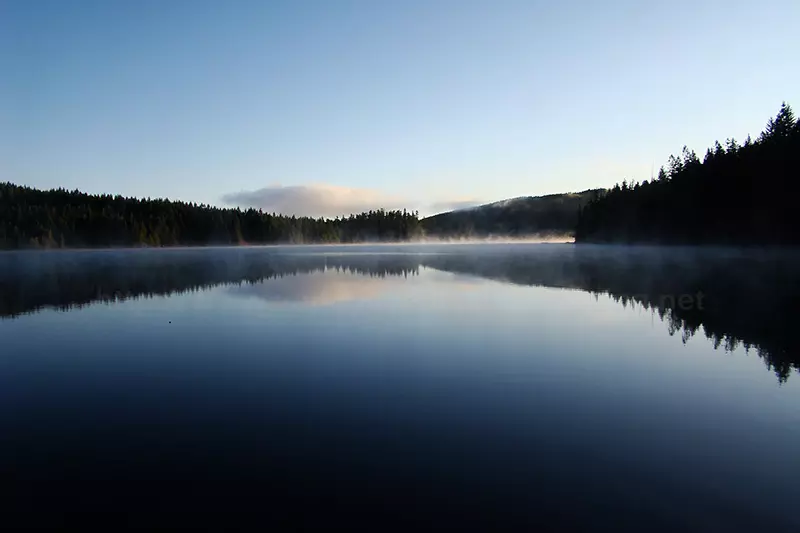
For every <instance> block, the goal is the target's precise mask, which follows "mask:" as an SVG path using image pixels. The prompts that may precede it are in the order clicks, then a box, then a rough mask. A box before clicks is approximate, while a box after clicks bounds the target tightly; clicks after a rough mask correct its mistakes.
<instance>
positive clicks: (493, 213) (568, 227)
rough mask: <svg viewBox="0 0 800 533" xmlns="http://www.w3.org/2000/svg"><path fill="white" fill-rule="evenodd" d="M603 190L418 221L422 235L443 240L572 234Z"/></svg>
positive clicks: (492, 205)
mask: <svg viewBox="0 0 800 533" xmlns="http://www.w3.org/2000/svg"><path fill="white" fill-rule="evenodd" d="M603 192H604V189H588V190H585V191H582V192H575V193H563V194H548V195H546V196H520V197H518V198H510V199H508V200H501V201H498V202H492V203H489V204H484V205H480V206H476V207H471V208H466V209H458V210H455V211H450V212H447V213H440V214H438V215H433V216H430V217H427V218H424V219H422V220H421V223H422V227H423V229H424V231H425V234H426V235H427V236H429V237H442V238H461V237H463V238H470V237H475V238H485V237H491V236H503V237H505V236H510V237H524V236H527V235H535V234H561V235H564V234H570V235H571V234H572V233H573V232H574V230H575V225H576V224H577V222H578V213H579V211H580V209H581V208H582V207H583V206H585V205H586V204H587V203H588V202H589V200H591V199H592V198H595V197H596V196H599V195H600V194H601V193H603Z"/></svg>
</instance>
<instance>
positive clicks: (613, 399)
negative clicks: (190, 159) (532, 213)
mask: <svg viewBox="0 0 800 533" xmlns="http://www.w3.org/2000/svg"><path fill="white" fill-rule="evenodd" d="M797 259H798V258H797V256H796V255H793V254H787V253H777V252H769V253H768V252H753V251H749V252H744V251H735V250H705V251H698V250H685V249H676V248H672V249H657V248H613V247H606V248H604V247H591V246H585V247H575V246H573V245H499V244H495V245H482V246H475V245H470V246H467V245H449V246H374V247H286V248H237V249H204V250H158V251H146V250H138V251H122V252H120V251H98V252H87V251H83V252H25V253H3V254H0V317H2V318H0V484H1V485H2V488H3V492H4V493H5V494H6V496H4V497H3V499H2V500H0V510H2V516H3V520H4V522H5V523H6V524H14V525H22V524H27V525H30V526H38V525H44V526H68V525H76V524H82V523H84V521H85V520H87V519H93V520H94V519H100V520H104V521H105V523H106V524H108V526H109V527H110V528H112V529H118V528H122V527H124V526H141V527H156V526H158V527H173V526H187V525H188V526H193V525H200V526H203V527H214V528H220V529H231V528H234V527H235V526H238V525H240V524H246V525H251V526H254V528H255V529H258V530H265V529H268V528H270V527H274V528H277V529H281V528H283V529H289V530H296V529H300V528H304V527H308V528H312V529H313V528H318V529H324V530H331V529H333V528H335V527H338V528H339V529H343V530H352V529H355V528H361V527H363V528H365V529H370V530H373V531H382V530H387V529H394V528H396V529H401V530H409V529H416V530H433V529H441V528H448V529H453V530H463V529H466V528H470V529H473V530H474V529H480V530H486V531H497V530H514V531H522V530H531V529H539V530H553V531H572V530H578V531H611V530H616V531H676V530H680V531H720V532H726V533H729V532H736V531H743V532H744V531H747V532H752V531H773V532H779V531H787V532H789V531H794V532H796V531H798V530H800V515H798V514H797V511H796V502H797V496H798V495H800V454H798V453H797V451H798V450H800V375H798V372H797V369H798V368H800V352H799V351H798V342H797V337H796V336H795V331H797V327H796V323H797V320H796V318H797V312H796V309H797V307H798V305H799V304H800V300H799V299H798V295H800V283H798V275H800V269H798V268H797V267H798V265H800V262H798V260H797Z"/></svg>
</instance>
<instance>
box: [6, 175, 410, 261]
mask: <svg viewBox="0 0 800 533" xmlns="http://www.w3.org/2000/svg"><path fill="white" fill-rule="evenodd" d="M421 232H422V228H421V224H420V221H419V215H418V213H417V212H415V211H414V212H411V211H406V210H403V211H399V210H390V211H387V210H384V209H378V210H374V211H369V212H365V213H361V214H358V215H350V216H349V217H337V218H333V219H326V218H310V217H295V216H291V217H290V216H284V215H279V214H275V213H272V214H269V213H264V212H262V211H260V210H256V209H247V210H241V209H222V208H217V207H213V206H208V205H202V204H201V205H198V204H195V203H186V202H173V201H169V200H160V199H159V200H151V199H136V198H124V197H122V196H111V195H90V194H86V193H82V192H79V191H67V190H65V189H56V190H50V191H41V190H37V189H33V188H30V187H22V186H18V185H14V184H12V183H0V248H5V249H13V248H68V247H108V246H155V247H158V246H175V245H201V246H202V245H225V244H271V243H350V242H368V241H404V240H409V239H414V238H416V237H419V236H421Z"/></svg>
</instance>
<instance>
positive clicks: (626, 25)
mask: <svg viewBox="0 0 800 533" xmlns="http://www.w3.org/2000/svg"><path fill="white" fill-rule="evenodd" d="M798 20H800V2H797V1H796V0H775V1H771V0H764V1H759V2H753V1H740V0H727V1H716V0H697V1H694V2H690V1H684V0H676V1H673V2H642V1H628V0H609V1H607V2H596V1H569V0H565V1H561V2H555V1H553V2H536V1H532V0H529V1H516V0H495V1H488V0H487V1H483V0H481V1H478V0H462V1H451V0H439V1H433V0H428V1H425V0H404V1H402V2H399V1H398V2H389V1H385V2H384V1H380V0H372V1H367V0H364V1H357V0H351V1H344V0H342V1H337V0H318V1H317V0H298V1H292V2H288V1H287V2H283V1H277V0H274V1H260V0H252V1H247V0H230V1H225V2H223V1H222V0H219V1H205V0H159V1H155V0H137V1H115V0H95V1H86V0H70V1H61V0H52V1H42V0H23V1H16V0H0V69H1V70H0V72H2V76H0V180H3V181H5V180H8V181H12V182H16V183H22V184H26V185H31V186H35V187H41V188H51V187H58V186H64V187H67V188H69V189H73V188H79V189H82V190H85V191H88V192H109V193H115V194H116V193H119V194H124V195H129V196H144V197H146V196H150V197H169V198H171V199H181V200H187V201H195V202H203V203H210V204H216V205H228V204H231V203H240V204H243V205H244V204H253V205H256V206H258V207H263V208H265V209H268V210H270V211H272V210H281V211H291V212H297V213H298V214H314V215H316V214H323V215H330V214H334V213H338V212H348V211H351V210H361V209H362V208H364V209H368V208H371V207H380V206H383V207H401V206H408V207H410V208H418V209H420V210H421V211H422V212H423V213H427V212H432V211H437V210H443V209H446V208H448V207H449V206H453V205H463V204H464V203H479V202H485V201H494V200H500V199H503V198H508V197H514V196H520V195H538V194H547V193H555V192H564V191H577V190H583V189H587V188H590V187H597V186H608V185H613V184H614V183H615V182H618V181H622V179H623V178H628V179H629V180H630V179H631V178H634V179H646V178H649V176H650V172H651V167H652V165H655V168H656V170H657V169H658V167H659V166H660V165H661V164H663V163H665V162H666V159H667V157H668V156H669V154H670V153H677V152H679V151H680V148H681V147H682V146H683V145H684V144H687V145H688V146H689V147H690V148H693V149H695V150H696V151H697V152H698V153H701V155H702V152H704V151H705V148H706V147H707V146H708V145H709V144H711V143H713V141H714V140H715V139H720V140H724V138H725V137H728V136H734V137H737V138H738V139H740V140H741V139H743V138H744V137H745V136H746V135H747V134H748V133H751V134H753V136H755V135H756V134H758V133H759V132H760V131H761V130H762V129H763V126H764V124H765V122H766V120H767V119H768V118H769V117H770V116H773V115H774V114H775V113H776V112H777V110H778V108H779V106H780V103H781V101H783V100H786V101H788V102H789V103H793V104H794V105H795V108H798V107H800V69H798V68H797V53H798V51H800V28H798V22H797V21H798Z"/></svg>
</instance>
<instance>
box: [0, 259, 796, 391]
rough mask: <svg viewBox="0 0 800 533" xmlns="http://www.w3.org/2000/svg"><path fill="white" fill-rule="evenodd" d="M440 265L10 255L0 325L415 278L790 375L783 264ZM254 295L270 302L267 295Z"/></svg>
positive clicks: (791, 293) (792, 299) (0, 296)
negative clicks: (516, 298)
mask: <svg viewBox="0 0 800 533" xmlns="http://www.w3.org/2000/svg"><path fill="white" fill-rule="evenodd" d="M428 251H429V252H434V251H437V252H441V253H425V254H415V253H399V254H394V255H390V254H383V253H377V252H376V253H357V254H356V253H337V254H331V253H287V252H282V251H275V249H268V248H251V249H248V248H234V249H223V250H208V249H206V250H203V249H184V250H155V251H150V250H140V251H103V252H72V251H69V252H67V251H65V252H52V253H12V254H6V255H4V256H3V257H2V258H0V317H16V316H19V315H20V314H24V313H30V312H35V311H37V310H40V309H44V308H56V309H71V308H75V307H82V306H84V305H87V304H90V303H92V302H107V303H110V302H117V301H121V300H127V299H136V298H143V297H153V296H165V295H170V294H175V293H182V292H187V291H197V290H203V289H207V288H209V287H213V286H217V285H221V284H257V283H262V282H263V281H265V280H269V279H277V278H281V277H285V276H299V275H304V274H309V273H315V272H316V273H321V272H327V271H334V272H337V273H346V274H350V275H353V276H369V277H373V278H385V277H390V276H404V277H408V276H416V275H419V273H420V269H421V268H430V269H435V270H439V271H444V272H449V273H456V274H462V275H468V276H476V277H480V278H488V279H493V280H497V281H501V282H505V283H512V284H518V285H532V286H544V287H561V288H569V289H578V290H582V291H587V292H589V293H590V294H593V295H594V296H595V297H598V296H601V295H608V296H609V297H610V298H612V299H613V300H614V301H616V302H618V303H619V304H621V305H623V306H625V307H631V306H632V307H633V308H640V309H643V310H645V311H648V312H651V313H653V315H654V316H658V317H659V318H660V319H661V320H662V321H663V322H664V323H665V324H666V327H667V330H668V332H669V334H670V335H680V336H681V338H682V340H683V341H684V342H687V341H688V340H689V339H690V338H692V337H694V336H695V335H696V334H697V333H698V332H700V331H701V330H702V334H703V335H704V336H705V337H707V338H708V339H710V341H711V342H712V344H713V346H714V347H715V348H717V349H723V350H726V351H731V350H734V349H736V348H737V347H739V346H742V347H743V348H744V349H745V350H746V351H748V352H749V351H754V352H755V353H756V354H757V355H758V356H759V357H761V358H762V359H763V360H764V362H765V363H766V365H767V367H768V368H769V369H770V370H771V371H773V372H775V374H776V375H777V376H778V379H779V380H780V381H781V382H784V381H786V379H787V378H788V376H789V374H790V373H791V372H792V370H793V369H794V370H796V371H797V370H800V349H798V348H799V346H798V340H797V338H796V337H795V336H794V335H793V328H792V326H793V318H794V316H795V310H796V309H797V307H798V305H800V268H799V267H800V255H798V254H797V253H793V252H780V253H778V252H767V251H744V250H724V249H688V248H656V247H652V248H649V247H613V246H591V245H583V246H572V245H536V246H533V247H531V246H516V247H514V246H512V247H506V248H503V247H495V246H482V247H481V246H478V247H476V246H471V247H470V246H464V247H457V246H456V247H447V248H446V249H445V248H441V247H440V248H428ZM264 290H268V287H265V289H264Z"/></svg>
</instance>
